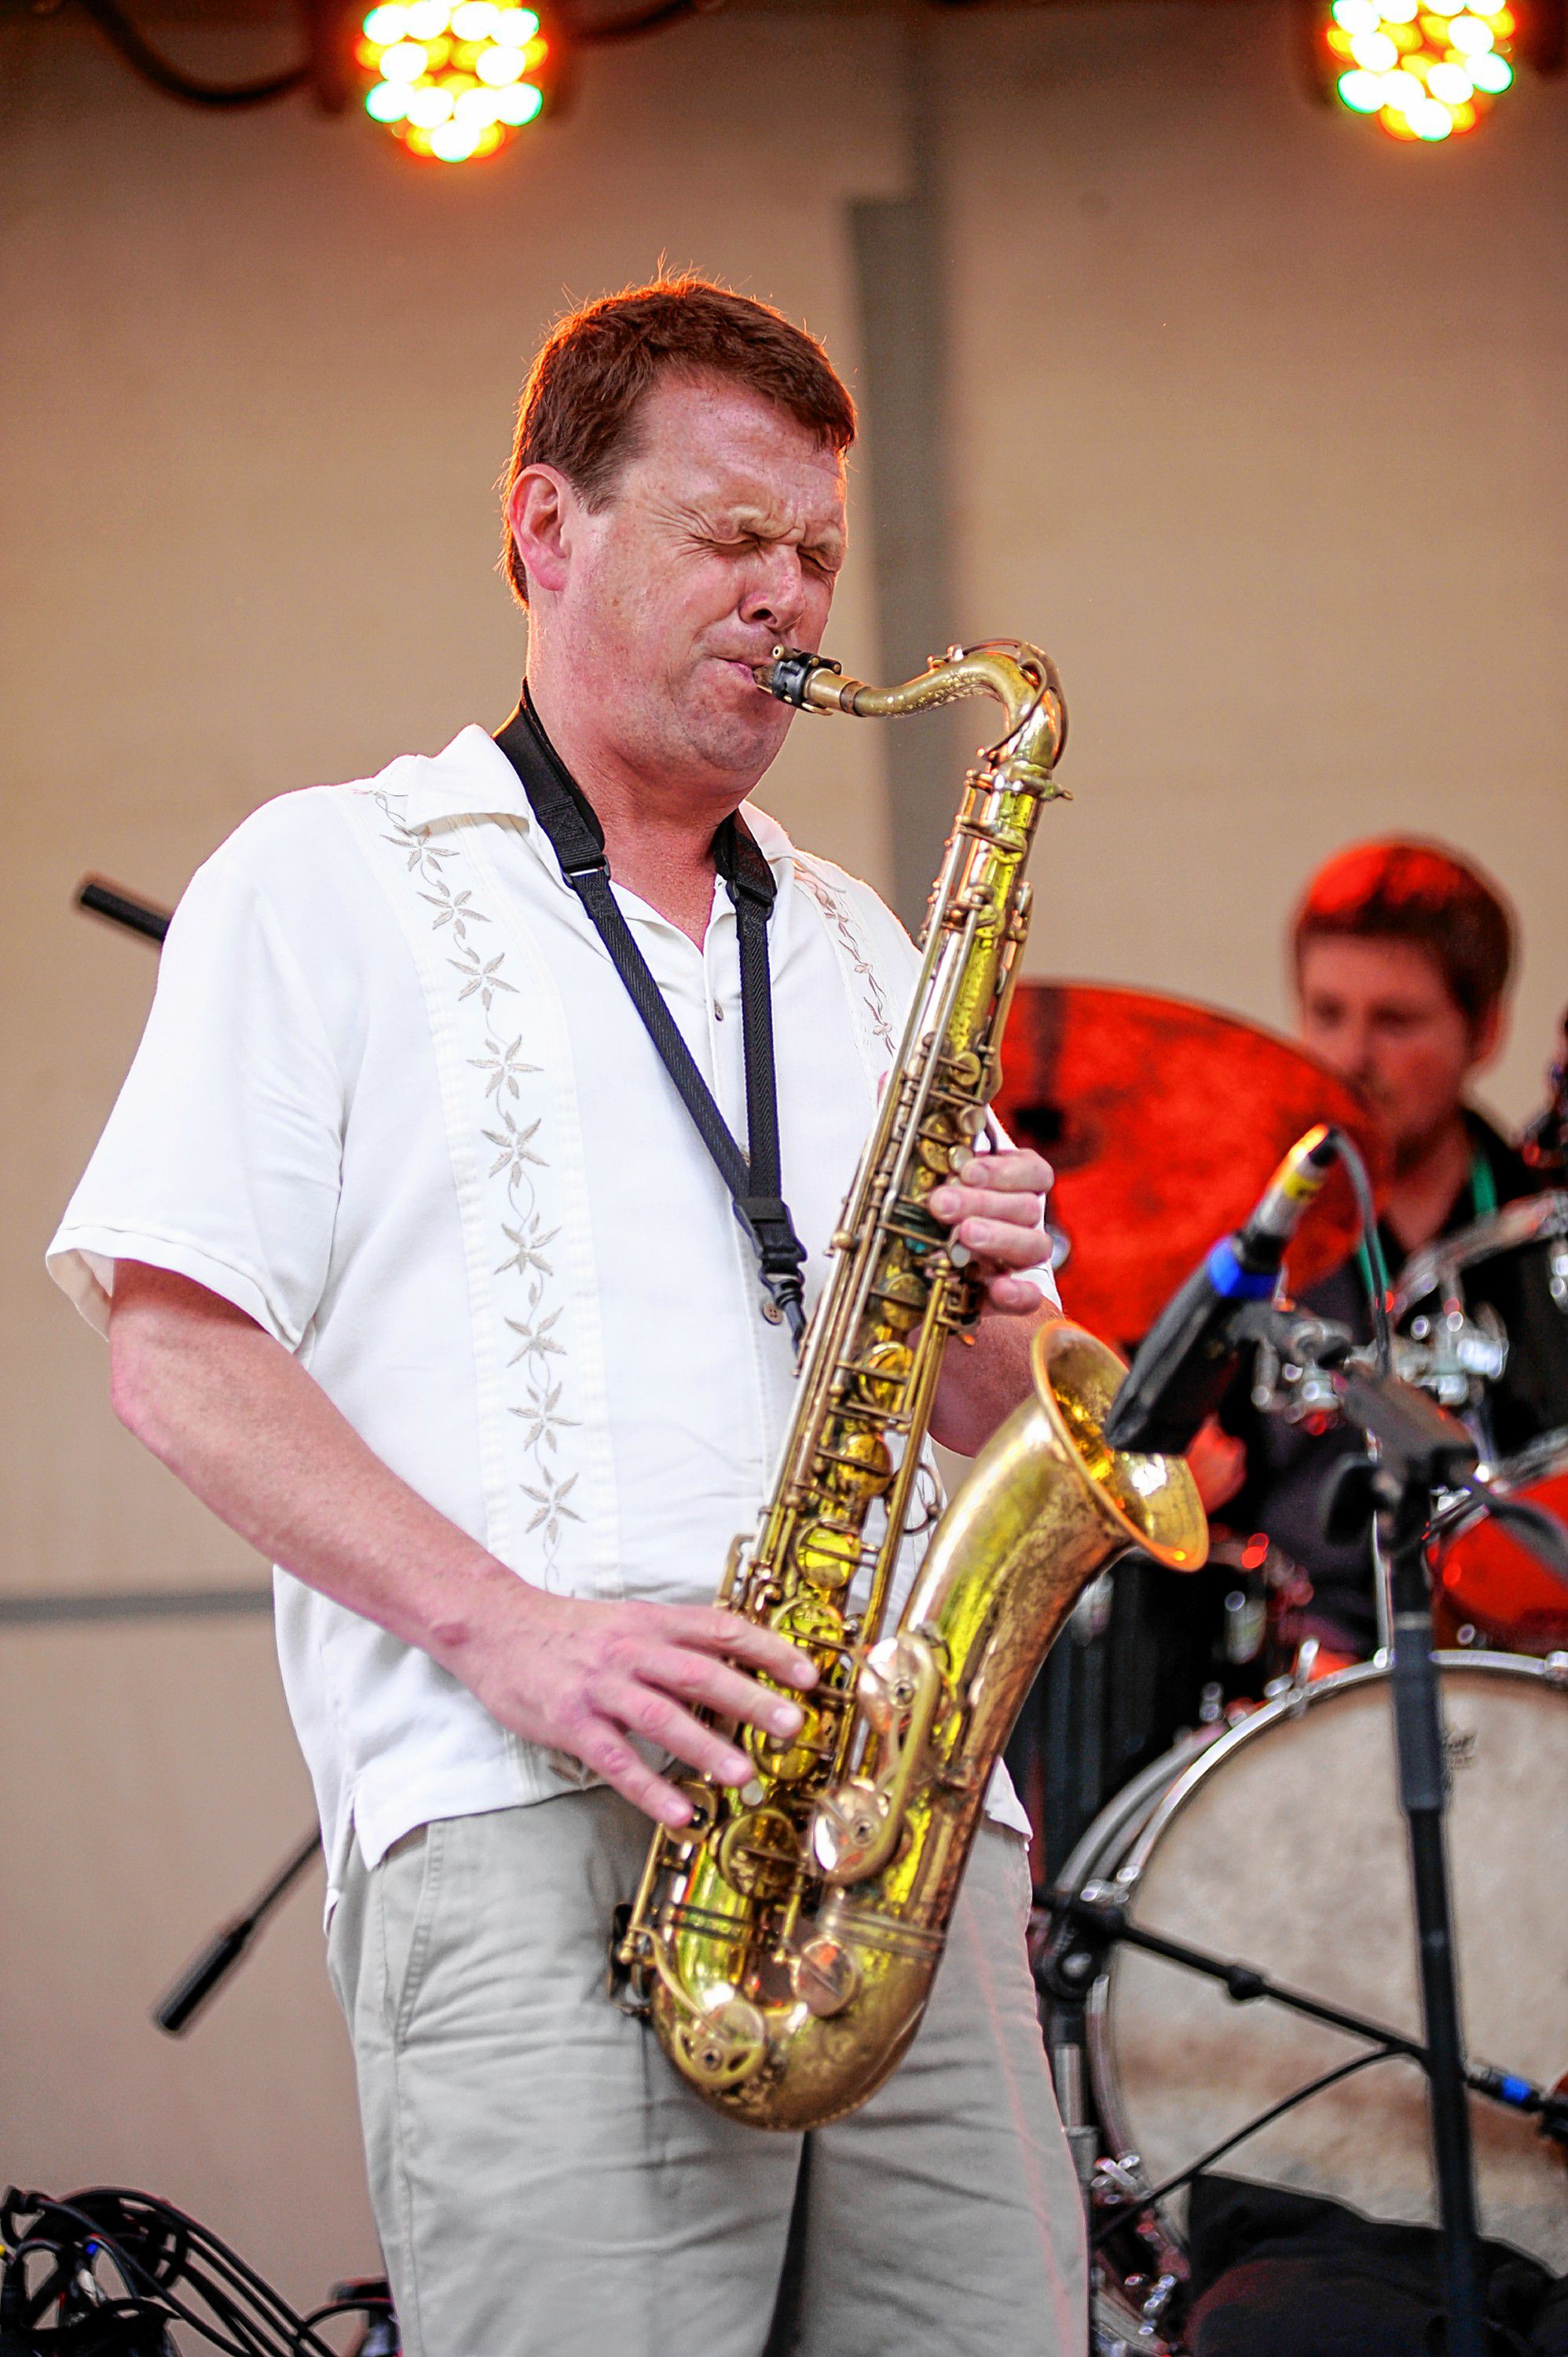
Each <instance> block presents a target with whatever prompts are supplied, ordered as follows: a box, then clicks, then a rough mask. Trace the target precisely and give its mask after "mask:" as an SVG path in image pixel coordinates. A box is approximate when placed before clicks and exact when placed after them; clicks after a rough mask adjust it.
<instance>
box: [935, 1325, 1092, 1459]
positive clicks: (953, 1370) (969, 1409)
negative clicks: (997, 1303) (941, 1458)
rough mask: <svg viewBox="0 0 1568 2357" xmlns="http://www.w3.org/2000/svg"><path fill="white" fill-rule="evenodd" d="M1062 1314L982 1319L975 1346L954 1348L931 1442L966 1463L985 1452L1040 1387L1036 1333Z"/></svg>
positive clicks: (959, 1342)
mask: <svg viewBox="0 0 1568 2357" xmlns="http://www.w3.org/2000/svg"><path fill="white" fill-rule="evenodd" d="M1059 1314H1060V1313H1059V1311H1058V1310H1056V1309H1055V1308H1052V1307H1051V1305H1050V1304H1049V1303H1044V1304H1042V1306H1041V1307H1040V1308H1038V1309H1037V1310H1034V1311H1031V1312H1028V1313H1027V1314H1026V1315H1022V1316H1020V1315H1018V1314H1016V1313H1012V1312H1007V1311H1004V1310H998V1309H986V1310H983V1311H982V1313H981V1318H980V1323H979V1325H978V1326H977V1327H976V1328H975V1329H974V1332H973V1338H972V1340H970V1339H969V1338H967V1337H965V1336H964V1335H961V1334H957V1335H955V1336H954V1337H953V1339H952V1340H951V1341H950V1343H949V1344H948V1347H947V1356H946V1358H945V1359H944V1360H943V1361H942V1372H941V1375H940V1379H939V1381H938V1383H937V1396H936V1400H935V1403H934V1405H933V1407H932V1411H931V1437H932V1439H933V1440H937V1441H940V1443H941V1446H942V1447H943V1448H950V1449H952V1450H954V1451H955V1452H956V1453H957V1455H959V1456H960V1457H973V1456H976V1455H978V1453H979V1451H980V1450H981V1449H982V1448H984V1446H985V1444H986V1442H987V1441H988V1440H989V1439H990V1437H991V1436H992V1434H993V1432H994V1431H995V1430H996V1427H997V1426H998V1425H999V1424H1001V1423H1002V1422H1003V1421H1004V1418H1005V1417H1007V1416H1009V1415H1012V1413H1013V1410H1014V1409H1015V1407H1016V1406H1017V1405H1018V1404H1019V1402H1020V1401H1021V1400H1025V1399H1027V1397H1028V1396H1029V1394H1030V1392H1031V1390H1032V1389H1033V1387H1034V1376H1033V1374H1032V1372H1031V1371H1030V1366H1029V1351H1030V1348H1031V1345H1032V1344H1033V1342H1034V1339H1035V1335H1036V1329H1038V1328H1039V1326H1040V1325H1041V1324H1042V1323H1043V1321H1044V1320H1045V1319H1046V1318H1054V1317H1058V1316H1059Z"/></svg>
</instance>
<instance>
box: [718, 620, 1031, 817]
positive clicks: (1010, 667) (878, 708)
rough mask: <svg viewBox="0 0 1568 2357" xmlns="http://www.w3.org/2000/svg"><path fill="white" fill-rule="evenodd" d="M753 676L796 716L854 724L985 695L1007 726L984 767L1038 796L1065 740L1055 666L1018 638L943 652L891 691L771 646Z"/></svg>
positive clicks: (823, 658) (823, 660)
mask: <svg viewBox="0 0 1568 2357" xmlns="http://www.w3.org/2000/svg"><path fill="white" fill-rule="evenodd" d="M754 675H755V677H756V680H757V685H758V687H763V688H766V689H767V691H768V694H769V695H776V696H777V697H778V698H779V702H780V703H781V704H792V705H794V706H795V707H796V709H797V710H798V711H800V712H847V713H851V714H853V715H854V717H855V718H856V719H858V720H895V719H899V718H901V717H902V716H904V714H906V713H908V712H929V711H932V710H934V709H935V707H936V706H937V705H940V704H958V703H961V702H963V701H964V700H965V699H966V698H967V697H969V696H973V695H990V696H993V697H994V698H995V700H996V702H997V703H998V704H1000V705H1001V706H1002V709H1003V711H1004V714H1005V716H1006V723H1007V725H1006V728H1005V730H1004V734H1003V736H1002V737H1001V739H1000V741H999V742H998V743H997V744H995V745H993V747H992V748H990V751H989V753H988V754H987V755H986V757H985V759H986V765H987V767H988V768H990V767H1001V766H1004V765H1005V767H1006V768H1007V769H1008V770H1009V771H1010V772H1013V773H1015V774H1014V775H1013V778H1012V782H1014V783H1015V784H1018V785H1024V784H1026V783H1030V782H1034V781H1035V780H1036V779H1037V780H1038V782H1037V785H1036V791H1040V792H1042V793H1044V792H1047V791H1049V789H1048V783H1047V781H1048V780H1049V776H1050V772H1051V770H1052V768H1053V766H1054V765H1055V763H1056V761H1057V759H1058V757H1059V755H1060V753H1061V749H1062V747H1063V746H1064V745H1065V743H1066V742H1067V705H1066V704H1065V703H1064V702H1063V699H1062V690H1061V681H1060V680H1059V678H1058V675H1057V667H1056V665H1055V663H1054V662H1052V661H1051V659H1050V657H1049V655H1047V653H1046V652H1045V651H1044V650H1043V649H1042V648H1039V647H1034V646H1030V645H1029V644H1028V643H1027V642H1026V640H1022V639H986V640H982V641H981V642H980V643H979V644H978V645H976V646H972V647H950V648H949V649H948V651H947V653H946V654H945V655H933V656H932V657H931V660H930V662H929V663H928V664H927V665H926V668H925V670H924V671H923V672H920V673H918V674H917V675H916V677H915V678H913V679H907V680H904V681H903V682H901V683H900V684H899V685H897V687H868V686H867V685H866V683H865V681H864V680H858V679H846V678H845V677H844V676H843V673H842V671H841V670H840V668H839V666H838V664H837V663H836V662H832V659H831V658H830V657H828V656H827V655H815V654H808V653H806V652H804V651H802V650H801V649H800V648H798V647H775V649H774V650H773V654H772V658H771V660H770V661H769V662H765V663H758V664H757V668H756V672H755V674H754Z"/></svg>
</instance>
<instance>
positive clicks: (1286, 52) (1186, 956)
mask: <svg viewBox="0 0 1568 2357" xmlns="http://www.w3.org/2000/svg"><path fill="white" fill-rule="evenodd" d="M945 33H946V39H945V50H946V68H945V70H941V71H940V81H941V83H942V86H943V87H945V88H946V89H948V90H949V91H950V92H951V93H952V97H951V113H950V144H949V148H948V163H949V172H950V201H951V205H952V211H953V236H952V244H951V260H950V274H951V284H952V286H953V289H954V305H955V308H954V318H953V339H954V350H955V351H956V352H957V354H958V355H959V356H960V357H959V365H960V371H961V373H960V380H959V383H958V387H957V391H956V402H955V407H956V414H957V417H958V421H959V428H960V464H959V474H958V480H959V488H960V500H961V540H960V558H961V564H962V565H963V567H964V608H963V612H962V616H961V623H962V627H963V628H964V629H965V630H969V631H978V630H982V629H989V630H998V629H1002V630H1005V629H1016V628H1019V627H1020V626H1022V627H1024V628H1026V630H1028V631H1029V633H1030V634H1031V635H1039V636H1042V637H1043V638H1044V640H1045V641H1046V643H1047V645H1049V646H1050V647H1051V648H1052V650H1053V651H1054V652H1055V653H1056V656H1057V658H1058V662H1059V663H1060V665H1061V669H1062V674H1063V678H1064V681H1065V683H1066V685H1067V689H1068V694H1069V703H1070V705H1071V711H1072V729H1073V740H1072V744H1071V747H1070V750H1069V758H1068V762H1067V763H1066V764H1065V765H1064V769H1063V776H1064V779H1069V780H1070V781H1071V783H1072V786H1073V788H1074V791H1075V792H1076V793H1077V794H1078V795H1079V801H1078V802H1076V803H1075V804H1074V805H1073V806H1071V807H1070V808H1069V809H1068V810H1066V811H1062V812H1058V813H1053V814H1050V815H1049V816H1048V817H1047V831H1046V832H1045V833H1044V835H1043V839H1042V844H1041V849H1040V852H1039V853H1038V854H1037V856H1036V880H1037V884H1038V887H1039V888H1040V896H1041V905H1040V908H1039V910H1038V913H1037V917H1036V927H1035V931H1034V937H1033V940H1032V942H1031V949H1030V956H1031V962H1032V963H1033V964H1034V966H1035V968H1036V971H1054V972H1057V973H1062V972H1066V973H1070V974H1084V975H1092V976H1097V977H1099V978H1101V979H1107V980H1109V979H1116V980H1122V981H1127V982H1136V983H1140V984H1143V985H1147V986H1151V987H1154V988H1156V989H1170V990H1176V991H1180V992H1186V993H1188V994H1190V995H1192V996H1197V997H1202V998H1208V999H1212V1000H1215V1001H1217V1002H1218V1003H1219V1004H1221V1005H1226V1006H1234V1007H1237V1008H1239V1009H1242V1010H1245V1011H1247V1012H1250V1013H1251V1014H1254V1015H1255V1016H1258V1017H1262V1019H1264V1020H1271V1021H1281V1020H1283V1019H1285V1018H1286V1017H1287V1013H1288V1003H1287V998H1286V994H1285V989H1284V977H1283V969H1282V960H1281V956H1280V941H1281V933H1282V926H1283V919H1284V917H1285V914H1286V912H1287V911H1288V909H1289V908H1290V906H1291V902H1292V899H1293V897H1294V893H1295V891H1296V890H1297V888H1299V886H1300V883H1301V881H1302V880H1303V879H1304V877H1305V876H1306V875H1307V874H1308V873H1309V872H1310V870H1311V868H1312V866H1313V865H1314V864H1315V863H1316V861H1317V860H1319V859H1321V858H1322V857H1323V856H1325V855H1326V853H1327V852H1328V851H1330V850H1331V849H1333V848H1334V847H1335V846H1336V845H1339V844H1342V843H1344V842H1347V841H1348V840H1352V839H1354V838H1356V837H1358V836H1362V835H1366V834H1375V833H1379V832H1382V831H1388V830H1392V829H1398V830H1411V829H1414V830H1418V831H1421V832H1423V833H1428V834H1438V835H1442V836H1444V837H1446V838H1447V839H1449V840H1450V841H1452V842H1454V843H1456V844H1459V845H1463V846H1465V847H1466V848H1467V849H1468V850H1469V851H1471V852H1472V853H1474V854H1476V855H1477V856H1479V857H1480V858H1482V859H1483V860H1484V861H1485V862H1486V863H1487V866H1489V867H1490V868H1491V869H1492V871H1493V873H1494V874H1495V875H1496V876H1497V877H1498V878H1500V880H1501V881H1502V882H1503V884H1504V885H1505V886H1506V887H1507V888H1508V890H1509V893H1510V894H1511V895H1512V896H1513V898H1514V899H1516V901H1517V902H1518V904H1519V908H1520V915H1521V918H1522V921H1523V934H1524V942H1525V957H1524V968H1523V976H1522V985H1521V988H1520V997H1519V1003H1518V1009H1517V1014H1516V1019H1515V1025H1514V1036H1513V1041H1512V1045H1511V1048H1510V1049H1509V1052H1508V1054H1507V1057H1506V1059H1505V1060H1504V1061H1503V1063H1502V1065H1501V1067H1500V1068H1499V1070H1498V1072H1497V1074H1496V1076H1495V1079H1494V1081H1493V1082H1492V1083H1491V1084H1490V1086H1489V1093H1490V1095H1491V1096H1492V1098H1493V1100H1494V1102H1495V1103H1497V1104H1498V1106H1499V1107H1501V1109H1502V1110H1503V1111H1504V1112H1506V1113H1507V1114H1509V1115H1510V1116H1512V1117H1515V1118H1518V1117H1520V1116H1522V1115H1523V1114H1525V1113H1526V1111H1528V1110H1531V1109H1533V1108H1534V1107H1535V1105H1537V1104H1538V1103H1540V1101H1541V1093H1542V1088H1541V1078H1542V1072H1543V1068H1544V1065H1545V1062H1546V1060H1547V1056H1548V1051H1549V1049H1550V1048H1551V1045H1552V1035H1553V1027H1554V1022H1555V1018H1556V1017H1557V1015H1558V1013H1559V1012H1560V1011H1561V1009H1562V1008H1563V1006H1564V1004H1565V1003H1568V955H1565V953H1564V952H1565V948H1568V932H1565V924H1564V902H1565V898H1568V753H1565V733H1568V732H1565V726H1564V724H1565V722H1568V663H1565V661H1564V654H1565V640H1568V630H1565V626H1568V536H1565V527H1568V447H1565V443H1564V434H1563V423H1564V420H1563V382H1564V361H1565V360H1568V350H1565V344H1568V286H1565V283H1564V274H1563V258H1564V256H1563V227H1562V215H1561V209H1560V206H1559V204H1558V202H1557V199H1556V198H1555V197H1554V196H1553V194H1552V191H1553V190H1561V188H1562V187H1563V167H1564V162H1565V160H1568V95H1565V92H1564V88H1563V84H1562V83H1556V84H1552V83H1545V82H1541V81H1537V80H1535V79H1534V78H1533V77H1532V76H1529V75H1525V76H1521V78H1520V84H1519V85H1518V87H1517V88H1516V90H1515V91H1512V92H1510V93H1509V111H1508V112H1506V113H1505V111H1504V109H1503V108H1502V107H1501V106H1499V107H1498V110H1497V112H1496V113H1494V114H1493V116H1492V117H1491V118H1490V120H1489V121H1488V122H1487V124H1485V125H1484V126H1483V127H1482V130H1481V133H1480V135H1478V136H1477V137H1476V138H1475V139H1473V140H1471V141H1469V142H1468V143H1456V144H1455V146H1454V148H1453V149H1452V150H1451V151H1445V152H1444V153H1443V154H1441V155H1434V154H1433V153H1431V152H1430V151H1428V152H1425V153H1422V152H1419V151H1414V150H1412V149H1411V148H1409V147H1404V146H1399V145H1396V144H1395V143H1394V142H1393V141H1391V140H1390V139H1388V138H1386V137H1384V136H1383V135H1380V134H1379V133H1375V132H1374V131H1373V130H1372V129H1371V128H1370V127H1369V125H1367V124H1361V123H1356V122H1353V121H1351V120H1349V119H1348V118H1347V117H1346V116H1345V115H1343V114H1342V113H1341V114H1333V113H1328V112H1327V111H1326V110H1325V109H1322V108H1319V107H1316V106H1313V105H1310V104H1308V103H1305V102H1304V101H1303V100H1301V99H1300V98H1298V96H1297V95H1296V92H1295V90H1294V87H1293V81H1292V74H1293V65H1292V50H1291V41H1292V27H1291V20H1290V17H1289V15H1288V12H1287V11H1286V10H1284V9H1283V8H1282V9H1277V10H1276V9H1274V8H1270V7H1261V8H1252V7H1247V6H1211V7H1203V8H1181V7H1152V6H1144V5H1137V0H1129V5H1124V6H1122V7H1119V8H1108V7H1100V8H1095V7H1087V8H1063V9H1060V10H1040V11H1036V13H1034V14H1032V15H1020V14H1017V13H1012V12H1004V11H998V12H996V13H994V14H990V13H987V14H985V15H982V16H972V17H965V18H964V20H963V23H962V25H961V27H958V26H954V25H951V24H949V25H948V26H947V27H946V28H945Z"/></svg>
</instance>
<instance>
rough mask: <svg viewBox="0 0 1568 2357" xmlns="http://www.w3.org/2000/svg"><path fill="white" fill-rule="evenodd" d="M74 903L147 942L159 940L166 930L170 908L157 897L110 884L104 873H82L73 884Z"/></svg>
mask: <svg viewBox="0 0 1568 2357" xmlns="http://www.w3.org/2000/svg"><path fill="white" fill-rule="evenodd" d="M76 905H77V907H78V908H79V909H88V910H89V911H90V912H91V914H92V915H93V916H95V917H107V918H108V920H109V921H110V923H111V924H113V925H124V928H125V931H127V932H128V933H140V934H141V935H142V936H143V938H144V939H145V940H146V941H149V942H161V941H162V940H163V938H164V935H165V934H166V932H167V931H168V925H169V912H168V910H167V909H160V908H159V907H158V906H157V904H156V901H153V900H143V899H139V898H138V896H137V895H136V894H135V893H134V892H127V891H125V890H124V888H123V887H122V886H121V885H118V884H111V883H110V881H109V879H108V877H104V876H84V877H82V879H81V883H80V884H79V885H78V886H77V888H76Z"/></svg>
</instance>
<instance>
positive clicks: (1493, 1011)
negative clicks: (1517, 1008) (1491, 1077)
mask: <svg viewBox="0 0 1568 2357" xmlns="http://www.w3.org/2000/svg"><path fill="white" fill-rule="evenodd" d="M1507 1036H1508V1008H1507V1007H1506V1006H1504V1004H1503V1002H1502V1000H1501V999H1500V998H1498V999H1494V1000H1493V1002H1492V1004H1491V1006H1488V1007H1487V1011H1486V1013H1485V1014H1484V1015H1481V1016H1477V1018H1476V1021H1475V1022H1474V1023H1473V1024H1472V1025H1471V1026H1470V1061H1469V1063H1468V1065H1467V1066H1466V1071H1467V1072H1484V1071H1486V1069H1487V1065H1488V1064H1489V1063H1491V1062H1492V1061H1493V1060H1494V1059H1495V1058H1496V1056H1497V1054H1498V1049H1500V1048H1501V1046H1502V1044H1503V1041H1504V1039H1506V1037H1507Z"/></svg>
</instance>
